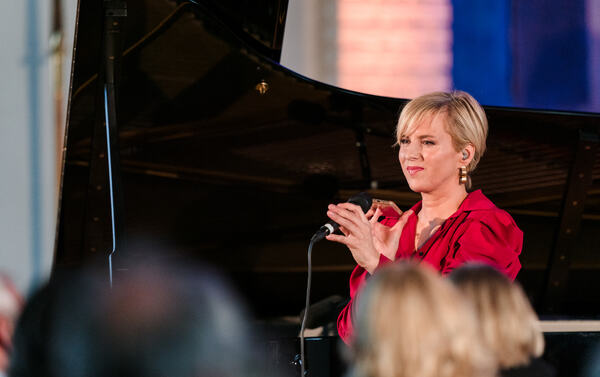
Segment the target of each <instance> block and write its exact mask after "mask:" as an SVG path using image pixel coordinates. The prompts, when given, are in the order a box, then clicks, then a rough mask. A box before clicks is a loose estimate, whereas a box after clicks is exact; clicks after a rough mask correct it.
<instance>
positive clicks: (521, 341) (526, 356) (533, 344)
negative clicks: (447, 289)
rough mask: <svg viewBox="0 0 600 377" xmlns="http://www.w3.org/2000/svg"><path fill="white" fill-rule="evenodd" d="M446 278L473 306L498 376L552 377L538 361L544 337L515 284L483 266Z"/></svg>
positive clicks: (466, 268) (551, 371) (468, 267)
mask: <svg viewBox="0 0 600 377" xmlns="http://www.w3.org/2000/svg"><path fill="white" fill-rule="evenodd" d="M449 277H450V280H451V281H452V282H453V283H454V284H455V286H456V287H458V289H459V291H461V292H462V293H463V296H464V297H466V298H467V300H469V301H470V302H471V303H472V304H473V307H474V308H475V311H476V314H477V317H478V323H479V326H480V330H481V332H480V333H481V335H482V340H483V342H484V344H485V346H486V347H487V348H488V349H490V350H491V351H492V352H493V354H494V356H495V357H496V359H497V360H498V364H499V367H500V375H501V376H504V377H508V376H531V377H535V376H544V377H548V376H555V375H556V370H554V368H553V367H552V366H550V365H549V364H547V363H546V362H544V361H543V360H542V359H540V358H539V357H540V356H541V355H542V353H543V351H544V337H543V335H542V331H541V329H540V325H539V321H538V317H537V315H536V314H535V312H534V310H533V308H532V307H531V304H530V303H529V300H528V299H527V297H526V296H525V293H524V292H523V290H522V289H521V287H520V286H519V285H518V284H517V283H513V282H511V281H510V280H509V279H508V278H507V277H506V276H504V275H503V274H502V273H500V272H499V271H497V270H496V269H495V268H493V267H490V266H487V265H483V264H468V265H465V266H462V267H460V268H458V269H456V270H454V271H453V272H452V273H451V274H450V275H449Z"/></svg>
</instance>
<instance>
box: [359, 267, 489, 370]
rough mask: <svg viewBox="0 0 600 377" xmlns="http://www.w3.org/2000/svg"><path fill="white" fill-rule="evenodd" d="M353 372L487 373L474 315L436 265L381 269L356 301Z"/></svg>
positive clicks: (484, 350) (485, 360)
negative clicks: (433, 267)
mask: <svg viewBox="0 0 600 377" xmlns="http://www.w3.org/2000/svg"><path fill="white" fill-rule="evenodd" d="M356 309H357V317H356V323H355V326H356V327H355V337H354V339H353V341H352V343H351V352H352V357H353V361H354V370H353V372H354V376H360V377H404V376H406V377H471V376H473V377H475V376H477V377H488V376H492V375H493V374H494V373H495V364H494V361H493V358H492V357H491V355H490V354H489V353H488V352H487V348H485V347H482V346H480V342H479V338H478V332H477V327H476V326H477V325H476V322H475V314H474V313H473V311H472V308H471V307H470V306H469V305H468V304H467V303H466V301H465V300H464V299H463V297H462V296H461V295H460V294H459V292H458V291H457V290H456V289H455V288H454V287H453V286H452V285H451V284H450V283H448V282H446V281H444V280H443V279H442V278H441V277H440V276H438V275H437V273H435V272H434V271H433V270H431V269H429V268H427V267H424V266H418V265H415V264H412V263H400V264H394V265H392V266H390V267H386V268H384V269H382V270H381V271H378V272H377V274H375V275H374V276H373V277H372V278H371V279H370V280H369V282H368V283H367V285H366V287H365V289H364V291H363V292H362V293H361V295H360V296H359V299H358V303H357V308H356Z"/></svg>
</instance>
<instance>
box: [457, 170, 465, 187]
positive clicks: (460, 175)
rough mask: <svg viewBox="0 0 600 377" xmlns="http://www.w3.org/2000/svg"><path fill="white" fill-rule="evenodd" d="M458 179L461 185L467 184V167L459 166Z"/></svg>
mask: <svg viewBox="0 0 600 377" xmlns="http://www.w3.org/2000/svg"><path fill="white" fill-rule="evenodd" d="M458 178H459V182H460V183H461V184H463V185H464V184H465V183H467V167H466V166H461V167H460V172H459V173H458Z"/></svg>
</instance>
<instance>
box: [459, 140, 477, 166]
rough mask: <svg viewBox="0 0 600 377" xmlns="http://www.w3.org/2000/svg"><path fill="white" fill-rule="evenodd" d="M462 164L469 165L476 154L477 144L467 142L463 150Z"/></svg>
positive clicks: (461, 152)
mask: <svg viewBox="0 0 600 377" xmlns="http://www.w3.org/2000/svg"><path fill="white" fill-rule="evenodd" d="M460 154H461V160H460V166H468V165H469V164H470V163H471V161H473V157H474V156H475V146H473V144H467V145H466V146H465V147H464V148H463V149H462V150H461V151H460Z"/></svg>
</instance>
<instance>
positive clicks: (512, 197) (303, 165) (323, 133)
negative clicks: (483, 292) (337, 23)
mask: <svg viewBox="0 0 600 377" xmlns="http://www.w3.org/2000/svg"><path fill="white" fill-rule="evenodd" d="M286 12H287V0H254V1H249V0H244V1H225V0H219V1H191V0H188V1H182V0H178V1H175V0H153V1H150V0H127V1H103V2H101V1H85V2H83V1H82V2H80V4H79V10H78V26H77V34H76V43H75V53H74V60H73V68H72V81H71V90H70V97H69V110H68V125H67V135H66V144H65V145H66V152H65V154H64V165H63V176H62V185H61V202H60V214H59V225H58V230H57V244H56V253H55V264H54V270H55V271H59V270H61V269H70V268H79V267H80V266H82V265H85V264H88V263H95V264H100V265H101V266H103V268H105V269H106V270H105V271H106V274H107V279H112V278H113V276H114V277H117V276H118V275H119V274H126V273H127V270H128V268H130V267H132V266H131V264H134V263H136V261H142V260H143V259H144V253H143V252H140V249H139V248H132V247H129V245H131V244H132V243H135V242H137V240H140V239H141V240H146V241H148V242H150V243H156V244H162V245H168V250H169V255H167V256H166V257H167V258H172V259H173V260H185V261H193V262H201V263H208V264H211V265H214V266H217V267H218V268H219V269H220V270H221V271H222V272H223V273H224V274H226V275H227V276H229V277H230V278H231V280H232V281H233V282H234V284H235V285H236V287H237V288H238V289H239V290H240V292H241V293H242V295H243V297H244V298H245V300H246V301H247V303H248V305H249V306H250V307H251V309H252V310H253V312H254V313H255V315H256V317H257V318H258V319H260V320H261V321H263V323H264V324H266V325H265V326H267V327H268V328H275V327H276V326H275V325H274V324H276V323H279V321H280V319H281V318H284V317H286V316H297V315H298V313H299V312H300V311H301V310H302V309H303V306H304V305H303V304H304V294H305V284H306V273H307V267H306V248H307V246H308V241H309V238H310V236H311V235H312V233H313V232H314V231H315V230H316V229H317V228H318V227H319V226H320V225H321V223H322V222H323V221H324V217H325V214H324V212H325V211H324V209H325V208H326V205H327V204H328V203H330V202H332V201H342V200H345V199H347V198H348V197H349V196H351V195H352V194H353V193H355V192H358V191H368V192H369V193H371V194H372V195H373V196H374V197H378V198H383V199H388V200H394V201H395V202H396V203H398V205H399V206H401V207H407V206H409V205H412V204H413V203H414V202H415V201H417V200H418V198H417V196H416V195H415V194H414V193H412V192H411V191H410V190H409V188H408V187H407V185H406V182H405V180H404V178H403V176H402V172H401V170H400V168H399V166H398V163H397V160H396V153H395V151H394V149H392V148H391V146H392V144H393V143H394V136H393V131H394V126H395V120H396V117H397V115H398V113H399V108H401V106H402V105H403V104H404V103H405V102H406V100H404V99H396V98H387V97H379V96H373V95H367V94H363V93H358V92H352V91H348V90H344V89H340V88H337V87H334V86H330V85H327V84H324V83H321V82H317V81H314V80H311V79H310V78H307V77H303V76H302V75H299V74H298V73H295V72H293V71H291V70H289V69H286V68H285V67H283V66H281V65H280V64H279V57H280V54H281V45H282V39H283V30H284V25H285V18H286ZM486 112H487V114H488V118H489V123H490V135H489V138H488V151H487V152H486V155H485V156H484V158H483V159H482V161H481V163H480V166H479V167H478V169H477V171H476V172H475V174H474V176H473V183H474V187H476V188H481V189H483V191H484V193H485V194H486V195H488V196H489V197H490V198H491V199H492V200H493V201H494V202H495V203H496V204H497V205H498V206H499V207H501V208H504V209H506V210H508V211H509V212H510V213H511V215H512V216H513V217H514V218H515V220H516V222H517V224H518V225H519V227H520V228H521V229H522V230H523V231H524V234H525V244H524V248H523V254H522V258H521V262H522V265H523V269H522V271H521V272H520V274H519V276H518V280H519V281H520V282H521V284H522V285H523V286H524V288H525V290H526V292H527V294H528V295H529V297H530V298H531V300H532V302H533V304H534V305H535V307H536V310H537V311H538V314H539V315H540V316H541V317H542V318H567V319H568V318H586V319H590V318H592V319H595V318H597V317H598V314H599V313H600V289H597V288H593V289H592V288H591V287H599V286H600V159H599V158H598V153H599V152H598V131H599V128H600V115H599V114H592V113H574V112H558V111H539V110H527V109H517V108H499V107H486ZM353 266H354V264H353V260H352V257H351V256H350V254H349V253H348V252H347V251H346V250H345V249H344V248H343V247H341V246H338V245H334V244H331V243H321V244H318V246H317V247H315V253H314V257H313V283H312V284H313V293H312V301H313V302H316V301H319V300H322V299H326V298H328V297H331V296H333V295H339V296H342V297H346V296H347V295H348V287H347V284H348V277H349V274H350V272H351V270H352V268H353ZM271 325H273V326H271ZM269 326H271V327H269ZM294 331H295V333H294V332H292V333H291V334H292V335H291V336H295V335H294V334H297V327H294ZM274 333H276V331H275V332H274ZM287 335H289V333H287ZM555 336H556V335H555ZM586 336H587V335H586ZM592 338H593V339H598V338H597V337H595V338H594V337H592ZM548 339H550V340H549V347H550V346H551V345H552V344H553V343H552V340H551V337H550V336H549V337H548ZM557 339H558V338H557ZM588 339H589V338H588ZM563 340H564V338H560V341H558V340H557V341H556V344H559V343H560V344H563V345H564V344H566V343H561V342H563ZM329 342H330V343H327V346H326V347H330V348H331V347H333V349H335V347H334V346H331V344H334V343H335V340H334V339H329ZM573 342H575V343H569V344H571V345H573V344H579V343H577V341H576V340H574V341H573ZM582 344H583V343H582ZM586 344H587V343H586ZM556 347H558V348H556ZM556 347H555V348H553V349H554V351H552V350H550V352H555V354H559V353H560V352H559V351H556V350H558V349H560V347H559V346H558V345H556ZM561 347H562V346H561ZM573 347H574V348H573ZM573 347H571V349H576V347H575V346H573ZM581 347H583V345H581ZM561 352H562V351H561ZM332 353H335V352H333V351H332ZM565 365H566V364H565ZM571 372H573V369H571ZM315 373H316V372H315ZM326 374H327V373H325V375H326ZM329 374H335V373H334V372H331V373H329ZM572 375H573V374H572Z"/></svg>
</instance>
